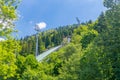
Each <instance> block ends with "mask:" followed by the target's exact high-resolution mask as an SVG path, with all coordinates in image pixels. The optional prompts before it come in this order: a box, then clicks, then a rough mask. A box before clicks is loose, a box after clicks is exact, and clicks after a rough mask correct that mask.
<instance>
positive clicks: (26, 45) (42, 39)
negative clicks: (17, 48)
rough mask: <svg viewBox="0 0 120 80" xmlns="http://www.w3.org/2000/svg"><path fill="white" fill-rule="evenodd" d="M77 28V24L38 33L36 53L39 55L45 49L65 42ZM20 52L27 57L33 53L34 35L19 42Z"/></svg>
mask: <svg viewBox="0 0 120 80" xmlns="http://www.w3.org/2000/svg"><path fill="white" fill-rule="evenodd" d="M77 27H78V24H73V25H68V26H62V27H58V28H56V29H51V30H47V31H44V32H40V33H39V35H38V45H39V46H38V51H39V54H40V53H41V52H43V51H45V50H46V49H49V48H51V47H54V46H58V45H60V44H62V43H64V42H65V38H68V37H71V36H72V33H73V30H74V29H75V28H77ZM20 45H21V47H22V50H21V52H20V54H22V55H24V56H25V55H28V54H34V53H35V45H36V34H35V35H32V36H27V37H25V38H23V39H21V40H20Z"/></svg>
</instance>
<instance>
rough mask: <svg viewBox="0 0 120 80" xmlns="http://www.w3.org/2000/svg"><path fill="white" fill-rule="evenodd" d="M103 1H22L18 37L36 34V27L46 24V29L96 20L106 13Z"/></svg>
mask: <svg viewBox="0 0 120 80" xmlns="http://www.w3.org/2000/svg"><path fill="white" fill-rule="evenodd" d="M104 10H105V8H104V7H103V0H22V2H21V4H20V5H19V8H18V13H19V16H20V17H19V20H18V21H17V23H16V28H17V30H19V32H18V36H19V37H24V36H27V35H32V34H35V31H34V25H35V24H36V23H40V22H45V23H46V24H47V26H46V29H50V28H55V27H59V26H63V25H68V24H75V23H77V21H76V17H78V18H79V19H80V20H81V22H85V21H88V20H90V19H91V20H96V19H97V17H98V16H99V14H100V13H101V12H102V11H104Z"/></svg>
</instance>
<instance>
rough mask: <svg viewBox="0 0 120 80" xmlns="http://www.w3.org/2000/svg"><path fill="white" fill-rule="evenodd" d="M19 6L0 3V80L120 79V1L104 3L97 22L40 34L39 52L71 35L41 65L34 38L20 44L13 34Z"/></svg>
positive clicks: (14, 0) (24, 40)
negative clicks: (3, 39)
mask: <svg viewBox="0 0 120 80" xmlns="http://www.w3.org/2000/svg"><path fill="white" fill-rule="evenodd" d="M15 4H16V5H15ZM17 4H18V2H17V0H9V1H8V0H1V1H0V11H1V12H0V20H1V22H0V36H2V37H4V38H5V39H6V40H5V41H1V42H0V80H120V0H104V2H103V4H104V6H105V7H106V8H107V10H106V11H105V12H102V13H101V14H100V16H99V17H98V18H97V20H96V21H94V22H91V21H90V22H89V23H85V24H80V25H79V26H78V27H71V26H70V27H60V28H58V29H55V30H48V31H45V32H42V33H40V34H39V42H40V43H39V52H41V51H44V50H45V49H47V48H50V47H53V46H56V45H59V44H61V42H62V41H63V38H64V37H67V36H71V42H70V43H69V44H65V45H64V46H63V47H62V48H61V49H59V50H58V51H56V52H53V53H52V54H51V55H49V56H47V57H46V58H45V59H44V60H43V61H42V62H38V61H37V60H36V59H35V57H34V49H33V48H35V45H34V44H35V35H33V36H30V37H26V38H24V39H22V40H20V41H18V40H15V39H14V38H12V37H11V35H10V34H11V32H13V31H15V30H14V23H13V22H14V21H15V20H16V19H17V14H16V8H17ZM9 21H10V22H9ZM4 23H7V24H8V25H11V26H9V27H8V25H4ZM73 29H74V30H73ZM33 46H34V47H33ZM28 47H29V48H28ZM23 55H24V56H23Z"/></svg>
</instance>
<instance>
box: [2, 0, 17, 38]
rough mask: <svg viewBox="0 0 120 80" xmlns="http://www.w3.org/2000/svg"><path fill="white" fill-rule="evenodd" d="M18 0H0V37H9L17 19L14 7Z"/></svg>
mask: <svg viewBox="0 0 120 80" xmlns="http://www.w3.org/2000/svg"><path fill="white" fill-rule="evenodd" d="M18 3H19V0H0V36H5V37H9V35H10V33H12V32H13V31H15V30H14V23H13V22H14V21H15V20H16V19H17V14H16V13H17V12H16V6H17V5H18Z"/></svg>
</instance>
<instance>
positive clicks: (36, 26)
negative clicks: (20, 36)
mask: <svg viewBox="0 0 120 80" xmlns="http://www.w3.org/2000/svg"><path fill="white" fill-rule="evenodd" d="M46 26H47V24H46V23H45V22H40V23H37V24H36V25H35V30H37V31H40V30H41V29H43V28H46Z"/></svg>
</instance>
